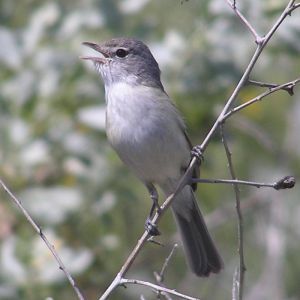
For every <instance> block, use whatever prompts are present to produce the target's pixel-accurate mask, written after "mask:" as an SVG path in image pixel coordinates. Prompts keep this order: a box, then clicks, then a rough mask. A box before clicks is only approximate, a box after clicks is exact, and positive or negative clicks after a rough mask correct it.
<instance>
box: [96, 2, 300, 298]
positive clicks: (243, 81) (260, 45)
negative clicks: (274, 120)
mask: <svg viewBox="0 0 300 300" xmlns="http://www.w3.org/2000/svg"><path fill="white" fill-rule="evenodd" d="M294 2H295V1H290V2H289V3H288V4H287V6H286V7H285V9H284V11H283V13H282V14H281V15H280V17H279V18H278V20H277V21H276V22H275V24H274V25H273V27H272V28H271V29H270V31H269V32H268V33H267V35H266V36H265V37H264V38H263V39H262V40H261V41H259V43H258V45H257V48H256V50H255V53H254V54H253V56H252V58H251V60H250V62H249V64H248V66H247V68H246V70H245V72H244V74H243V76H242V77H241V79H240V81H239V82H238V84H237V86H236V88H235V89H234V91H233V93H232V95H231V96H230V98H229V99H228V100H227V102H226V104H225V106H224V108H223V110H222V111H221V113H220V114H219V116H218V118H217V120H216V121H215V123H214V124H213V126H212V127H211V129H210V131H209V132H208V134H207V135H206V137H205V139H204V141H203V142H202V143H201V145H200V148H201V149H202V152H204V151H205V150H206V148H207V146H208V144H209V143H210V141H211V139H212V137H213V135H214V134H215V133H216V131H217V129H218V127H219V126H220V125H221V124H222V123H223V122H224V116H225V115H226V114H227V113H228V111H229V110H230V107H231V106H232V104H233V103H234V102H235V100H236V98H237V96H238V94H239V92H240V91H241V89H242V88H243V87H244V86H245V85H246V83H247V82H248V79H249V76H250V73H251V71H252V69H253V68H254V66H255V64H256V62H257V60H258V58H259V57H260V55H261V53H262V51H263V49H264V47H265V46H266V45H267V43H268V42H269V40H270V39H271V37H272V36H273V35H274V33H275V32H276V30H277V28H278V27H279V26H280V24H281V23H282V22H283V20H284V19H285V18H286V17H287V16H288V15H290V14H291V12H292V11H293V10H294V9H296V8H298V7H299V5H298V4H297V5H295V4H294ZM198 166H199V164H198V162H197V158H196V157H193V158H192V160H191V162H190V164H189V167H188V168H187V170H186V172H185V174H184V175H183V176H182V177H181V179H180V181H179V183H178V185H177V187H176V189H175V191H174V193H173V194H171V195H170V196H169V197H168V198H167V199H166V200H165V202H164V203H163V204H162V206H161V211H160V214H158V213H156V214H155V216H154V217H153V219H152V220H151V222H152V224H157V223H158V221H159V220H160V218H161V217H162V215H163V214H164V213H165V211H166V210H167V208H168V207H169V206H170V205H171V203H172V202H173V201H174V199H175V196H176V195H177V194H178V193H179V192H180V191H181V190H182V188H183V187H184V186H185V185H186V184H188V183H189V181H190V178H191V177H192V173H193V170H194V168H195V167H198ZM148 238H149V234H148V232H147V231H144V233H143V234H142V236H141V237H140V239H139V240H138V242H137V244H136V246H135V247H134V249H133V251H132V252H131V253H130V255H129V256H128V258H127V260H126V262H125V263H124V265H123V266H122V268H121V270H120V271H119V273H118V274H117V276H116V277H115V278H114V280H113V281H112V283H111V284H110V285H109V287H108V288H107V289H106V291H105V292H104V294H103V295H102V296H101V297H100V299H99V300H105V299H107V297H108V296H109V295H110V294H111V293H112V291H113V290H114V289H115V288H116V287H117V286H119V285H120V283H121V280H122V278H123V276H124V275H125V274H126V273H127V271H128V270H129V268H130V266H131V265H132V263H133V261H134V260H135V258H136V256H137V255H138V254H139V252H140V251H141V249H142V248H143V247H144V245H145V244H146V242H147V240H148Z"/></svg>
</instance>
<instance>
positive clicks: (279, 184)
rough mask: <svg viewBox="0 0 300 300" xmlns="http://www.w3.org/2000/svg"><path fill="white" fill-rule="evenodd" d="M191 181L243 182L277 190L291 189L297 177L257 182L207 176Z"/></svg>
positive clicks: (243, 183)
mask: <svg viewBox="0 0 300 300" xmlns="http://www.w3.org/2000/svg"><path fill="white" fill-rule="evenodd" d="M191 181H192V182H193V183H195V182H198V183H222V184H231V185H232V184H242V185H250V186H255V187H257V188H261V187H270V188H273V189H275V190H280V189H290V188H293V187H294V185H295V178H294V177H293V176H286V177H284V178H282V179H280V180H278V181H276V182H273V183H263V182H255V181H245V180H238V179H207V178H192V179H191Z"/></svg>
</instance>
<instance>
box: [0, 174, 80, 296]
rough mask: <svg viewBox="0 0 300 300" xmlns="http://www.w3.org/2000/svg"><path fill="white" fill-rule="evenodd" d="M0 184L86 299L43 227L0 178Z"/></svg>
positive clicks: (71, 282) (77, 290)
mask: <svg viewBox="0 0 300 300" xmlns="http://www.w3.org/2000/svg"><path fill="white" fill-rule="evenodd" d="M0 185H1V186H2V187H3V189H4V190H5V192H6V193H7V194H8V195H9V197H10V199H11V200H12V201H13V202H14V203H15V204H16V205H17V206H18V208H19V209H20V210H21V211H22V213H23V215H24V216H25V218H26V219H27V221H28V222H29V223H30V224H31V225H32V227H33V228H34V230H35V231H36V232H37V233H38V234H39V236H40V237H41V238H42V240H43V241H44V243H45V244H46V246H47V247H48V249H49V250H50V251H51V253H52V255H53V257H54V259H55V260H56V261H57V263H58V266H59V269H60V270H62V271H63V272H64V274H65V275H66V277H67V278H68V280H69V282H70V284H71V286H72V287H73V289H74V291H75V293H76V294H77V297H78V299H80V300H84V297H83V295H82V293H81V292H80V289H79V288H78V286H77V284H76V283H75V281H74V279H73V278H72V276H71V274H70V273H69V272H68V270H67V269H66V267H65V265H64V264H63V262H62V260H61V258H60V257H59V255H58V253H57V251H56V250H55V248H54V246H53V245H52V244H51V243H50V241H49V240H48V238H47V237H46V236H45V234H44V233H43V231H42V229H41V227H40V226H39V225H37V223H36V222H35V221H34V220H33V218H32V217H31V216H30V214H29V213H28V212H27V210H26V209H25V208H24V206H23V205H22V203H21V201H20V200H19V199H18V198H17V197H16V196H15V195H14V194H13V193H12V192H11V191H10V190H9V189H8V187H7V186H6V185H5V183H4V182H3V181H2V180H1V179H0Z"/></svg>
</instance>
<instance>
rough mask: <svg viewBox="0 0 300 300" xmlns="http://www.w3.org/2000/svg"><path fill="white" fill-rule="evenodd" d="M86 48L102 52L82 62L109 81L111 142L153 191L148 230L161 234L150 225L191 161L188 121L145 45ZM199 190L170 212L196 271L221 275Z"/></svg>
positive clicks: (190, 188) (131, 41)
mask: <svg viewBox="0 0 300 300" xmlns="http://www.w3.org/2000/svg"><path fill="white" fill-rule="evenodd" d="M82 44H83V45H85V46H87V47H90V48H92V49H93V50H95V51H96V52H97V54H95V55H91V56H82V57H81V58H82V59H85V60H89V61H92V62H93V63H94V66H95V68H96V70H97V73H98V74H99V75H100V77H101V78H102V80H103V83H104V89H105V99H106V135H107V139H108V141H109V143H110V144H111V146H112V148H113V149H114V150H115V151H116V152H117V154H118V155H119V157H120V159H121V160H122V161H123V162H124V164H125V165H127V166H128V168H129V169H131V171H132V172H133V173H134V174H135V175H136V176H137V177H138V178H139V179H140V180H141V181H142V183H143V184H144V185H145V186H146V188H147V189H148V191H149V194H150V197H151V199H152V201H153V204H152V208H151V211H150V214H149V218H148V219H147V221H146V227H147V229H148V230H149V233H152V234H153V235H156V234H159V231H158V230H156V228H155V227H154V226H152V225H153V224H151V221H150V218H151V216H152V215H153V212H154V211H155V208H156V209H157V210H158V212H159V205H158V192H157V187H159V188H160V189H161V190H162V191H163V193H164V194H165V196H166V197H167V196H169V195H170V194H172V193H173V192H174V189H175V188H176V186H177V184H178V182H179V180H180V178H181V177H182V175H183V174H184V173H185V170H186V169H187V167H188V165H189V163H190V161H191V148H192V145H191V142H190V140H189V138H188V135H187V132H186V126H185V122H184V120H183V117H182V116H181V114H180V113H179V111H178V109H177V108H176V106H175V104H174V103H173V102H172V100H171V99H170V97H169V96H168V94H167V93H166V91H165V89H164V87H163V85H162V82H161V71H160V68H159V65H158V63H157V61H156V60H155V58H154V56H153V55H152V53H151V51H150V49H149V48H148V46H147V45H146V44H145V43H143V42H142V41H140V40H138V39H136V38H132V37H119V38H113V39H110V40H108V41H105V42H102V43H95V42H83V43H82ZM196 173H197V172H196ZM194 175H195V176H196V174H194ZM195 189H196V185H195V184H192V185H186V186H185V187H184V188H183V189H182V190H181V191H180V192H179V193H178V194H177V195H176V198H175V199H174V201H173V203H172V205H171V210H172V213H173V216H174V218H175V222H176V224H177V228H178V230H179V232H180V236H181V240H182V243H183V249H184V253H185V256H186V260H187V263H188V265H189V267H190V269H191V271H192V272H193V273H194V274H196V275H197V276H199V277H207V276H209V275H210V274H211V273H219V272H220V270H221V269H222V268H223V261H222V258H221V256H220V254H219V252H218V250H217V248H216V246H215V243H214V241H213V239H212V238H211V236H210V234H209V232H208V229H207V226H206V224H205V221H204V218H203V215H202V213H201V211H200V209H199V206H198V204H197V201H196V198H195V194H194V191H195Z"/></svg>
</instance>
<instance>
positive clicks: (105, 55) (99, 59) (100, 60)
mask: <svg viewBox="0 0 300 300" xmlns="http://www.w3.org/2000/svg"><path fill="white" fill-rule="evenodd" d="M82 45H84V46H88V47H90V48H92V49H94V50H95V51H97V52H99V53H101V54H102V55H103V57H99V56H80V58H81V59H86V60H91V61H93V62H97V63H100V64H104V63H105V62H106V61H107V59H108V58H109V53H108V50H107V49H105V47H103V46H100V45H98V44H95V43H91V42H83V43H82Z"/></svg>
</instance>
